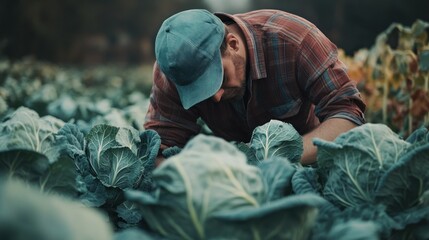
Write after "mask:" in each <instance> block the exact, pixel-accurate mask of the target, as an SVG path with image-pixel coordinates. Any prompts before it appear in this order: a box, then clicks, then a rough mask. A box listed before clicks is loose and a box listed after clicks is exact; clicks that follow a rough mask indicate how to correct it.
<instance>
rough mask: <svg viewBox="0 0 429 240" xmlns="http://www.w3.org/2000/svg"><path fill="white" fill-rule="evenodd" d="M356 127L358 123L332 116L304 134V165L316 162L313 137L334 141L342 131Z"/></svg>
mask: <svg viewBox="0 0 429 240" xmlns="http://www.w3.org/2000/svg"><path fill="white" fill-rule="evenodd" d="M354 127H356V124H354V123H352V122H350V121H349V120H346V119H342V118H331V119H328V120H326V121H324V122H323V123H321V124H320V125H319V126H318V127H317V128H315V129H314V130H313V131H311V132H309V133H307V134H305V135H304V136H303V142H304V153H303V155H302V158H301V163H302V164H303V165H308V164H312V163H315V162H316V156H317V147H316V146H314V145H313V138H315V137H317V138H320V139H323V140H327V141H332V140H334V139H335V138H336V137H337V136H338V135H340V134H341V133H344V132H347V131H348V130H350V129H352V128H354Z"/></svg>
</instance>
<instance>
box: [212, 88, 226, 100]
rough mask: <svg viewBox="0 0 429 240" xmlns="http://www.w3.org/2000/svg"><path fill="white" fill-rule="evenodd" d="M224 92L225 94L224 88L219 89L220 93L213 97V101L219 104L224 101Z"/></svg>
mask: <svg viewBox="0 0 429 240" xmlns="http://www.w3.org/2000/svg"><path fill="white" fill-rule="evenodd" d="M224 92H225V90H223V89H222V88H221V89H219V91H217V92H216V93H215V95H213V97H212V98H213V101H215V102H219V101H220V100H221V99H222V95H223V93H224Z"/></svg>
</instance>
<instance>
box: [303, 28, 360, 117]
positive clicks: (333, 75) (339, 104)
mask: <svg viewBox="0 0 429 240" xmlns="http://www.w3.org/2000/svg"><path fill="white" fill-rule="evenodd" d="M297 67H298V69H297V73H298V79H299V81H298V82H299V83H298V84H299V85H300V88H301V89H303V91H304V93H305V94H306V96H307V97H308V98H309V99H310V100H311V101H312V102H313V104H314V105H315V106H316V108H315V114H316V116H317V117H318V118H319V120H320V122H323V121H325V120H327V119H329V118H343V119H347V120H349V121H351V122H353V123H355V124H356V125H362V124H364V123H365V118H364V111H365V107H366V106H365V103H364V102H363V100H362V98H361V96H360V93H359V90H358V89H357V87H356V84H355V82H353V81H352V80H351V79H350V78H349V76H348V75H347V70H346V67H345V65H344V64H343V63H342V62H341V61H340V60H339V59H338V57H337V47H336V46H335V44H333V43H332V42H331V41H330V40H329V39H328V38H327V37H326V36H325V35H324V34H323V33H322V32H321V31H320V30H319V29H317V28H316V27H314V28H312V29H311V30H310V31H309V32H308V33H307V35H306V36H305V38H304V39H303V41H302V43H301V45H300V49H299V50H298V54H297Z"/></svg>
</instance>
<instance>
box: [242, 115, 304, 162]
mask: <svg viewBox="0 0 429 240" xmlns="http://www.w3.org/2000/svg"><path fill="white" fill-rule="evenodd" d="M250 147H251V148H253V149H254V150H255V154H256V158H257V159H258V160H259V161H262V160H264V159H267V158H269V157H275V156H278V157H285V158H287V159H288V160H289V161H291V162H299V160H300V159H301V155H302V153H303V143H302V137H301V136H300V135H299V133H298V132H297V131H296V130H295V128H293V126H292V125H291V124H289V123H284V122H281V121H279V120H271V121H270V122H268V123H266V124H264V125H262V126H259V127H257V128H255V129H254V130H253V134H252V138H251V140H250Z"/></svg>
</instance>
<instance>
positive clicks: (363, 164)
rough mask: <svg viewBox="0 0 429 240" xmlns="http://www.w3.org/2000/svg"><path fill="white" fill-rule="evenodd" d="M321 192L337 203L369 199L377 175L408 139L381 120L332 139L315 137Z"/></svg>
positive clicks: (351, 203) (353, 203)
mask: <svg viewBox="0 0 429 240" xmlns="http://www.w3.org/2000/svg"><path fill="white" fill-rule="evenodd" d="M313 143H314V144H315V145H316V146H317V148H318V153H317V161H318V164H319V173H320V175H321V176H322V177H323V179H324V181H325V183H324V189H323V194H324V196H325V197H326V198H327V199H328V200H330V201H332V202H334V203H335V204H336V205H337V206H343V207H351V206H356V205H359V204H366V203H372V202H373V201H374V192H375V190H376V188H377V186H378V183H379V180H380V178H381V177H382V176H383V174H384V173H385V172H386V171H388V169H390V168H391V167H392V166H393V165H395V164H396V163H397V162H399V159H400V157H401V156H402V154H403V153H404V151H405V150H406V149H407V148H408V147H409V146H410V143H408V142H406V141H404V140H402V139H400V138H399V137H398V136H397V135H396V134H395V133H394V132H393V131H392V130H391V129H390V128H388V127H387V126H385V125H383V124H370V123H367V124H364V125H362V126H360V127H356V128H354V129H352V130H350V131H348V132H346V133H343V134H341V135H340V136H339V137H337V138H336V139H335V141H334V142H329V141H325V140H321V139H314V140H313Z"/></svg>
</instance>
